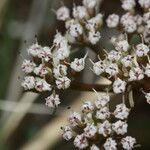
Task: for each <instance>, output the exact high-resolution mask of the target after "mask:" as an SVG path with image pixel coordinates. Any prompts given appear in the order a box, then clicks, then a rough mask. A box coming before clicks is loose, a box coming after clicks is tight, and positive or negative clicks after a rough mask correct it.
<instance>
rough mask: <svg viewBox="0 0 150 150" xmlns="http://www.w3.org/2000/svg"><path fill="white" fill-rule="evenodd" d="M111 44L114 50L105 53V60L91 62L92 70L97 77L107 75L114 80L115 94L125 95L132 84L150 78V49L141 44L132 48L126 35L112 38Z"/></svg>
mask: <svg viewBox="0 0 150 150" xmlns="http://www.w3.org/2000/svg"><path fill="white" fill-rule="evenodd" d="M111 42H112V44H113V45H114V50H111V51H110V52H109V53H108V52H106V51H105V53H106V54H105V56H106V57H105V59H103V60H102V59H101V58H99V61H98V62H95V63H94V62H92V60H91V62H92V64H93V68H92V70H93V72H94V73H95V74H96V75H102V76H106V74H107V75H108V77H109V78H111V79H112V82H113V85H112V86H113V91H114V93H116V94H118V93H124V92H125V91H126V89H127V87H126V86H127V84H130V82H132V81H137V82H138V81H140V80H144V77H150V59H149V55H150V49H149V46H148V45H146V44H144V43H139V44H137V45H136V46H135V47H132V46H130V44H129V42H128V40H127V37H126V38H125V35H120V36H119V37H118V38H112V39H111ZM142 62H143V63H142Z"/></svg>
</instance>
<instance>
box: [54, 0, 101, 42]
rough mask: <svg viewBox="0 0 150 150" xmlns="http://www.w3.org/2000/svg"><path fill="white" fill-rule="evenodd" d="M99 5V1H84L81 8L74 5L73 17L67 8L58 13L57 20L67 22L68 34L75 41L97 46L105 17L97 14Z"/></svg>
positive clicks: (62, 8) (60, 9) (59, 10)
mask: <svg viewBox="0 0 150 150" xmlns="http://www.w3.org/2000/svg"><path fill="white" fill-rule="evenodd" d="M97 4H98V0H83V5H81V6H76V5H75V4H74V6H73V10H72V15H71V14H70V11H69V9H68V8H67V7H66V6H62V7H61V8H59V9H58V10H57V11H56V16H57V19H58V20H61V21H64V22H65V27H66V33H67V34H68V35H69V36H71V38H73V39H74V40H73V41H78V42H89V43H91V44H96V43H97V42H98V41H99V39H100V38H101V35H100V32H99V27H101V25H102V23H103V20H102V19H103V15H102V14H101V13H99V14H97V13H96V7H97ZM71 16H72V18H71Z"/></svg>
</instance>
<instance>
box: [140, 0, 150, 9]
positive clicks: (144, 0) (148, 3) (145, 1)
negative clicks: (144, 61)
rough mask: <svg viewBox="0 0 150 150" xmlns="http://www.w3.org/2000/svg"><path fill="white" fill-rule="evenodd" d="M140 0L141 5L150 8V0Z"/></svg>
mask: <svg viewBox="0 0 150 150" xmlns="http://www.w3.org/2000/svg"><path fill="white" fill-rule="evenodd" d="M138 2H139V4H140V5H141V7H143V8H145V9H149V8H150V0H139V1H138Z"/></svg>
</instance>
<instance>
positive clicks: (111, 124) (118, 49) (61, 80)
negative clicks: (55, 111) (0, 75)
mask: <svg viewBox="0 0 150 150" xmlns="http://www.w3.org/2000/svg"><path fill="white" fill-rule="evenodd" d="M101 2H102V3H104V2H105V1H102V0H83V1H82V5H79V6H77V5H76V4H73V8H72V10H69V9H68V8H67V7H66V6H65V5H64V4H63V5H62V6H61V7H60V8H59V9H57V10H53V11H54V12H55V14H56V17H57V19H58V20H59V21H62V22H64V26H65V29H66V30H65V33H64V34H62V33H60V32H59V31H56V35H55V36H54V40H53V43H52V45H51V46H50V47H43V46H41V45H39V43H38V42H36V43H34V44H33V45H31V46H30V47H29V48H28V49H27V52H28V54H29V55H30V57H31V59H30V60H24V61H23V64H22V70H23V71H24V73H25V74H26V75H25V77H24V80H23V82H22V86H23V88H24V89H25V90H26V91H36V92H39V93H41V92H45V91H48V92H49V93H50V95H49V96H48V97H47V98H46V99H45V100H46V105H47V106H48V107H51V108H56V107H58V105H59V104H60V98H59V92H60V91H61V90H65V89H67V88H69V87H72V86H73V84H72V83H73V82H76V80H75V76H74V73H76V74H78V73H79V72H82V71H83V70H84V68H85V66H86V62H87V61H88V60H89V61H90V62H91V64H92V67H91V68H89V70H91V71H92V72H93V73H94V74H95V75H96V76H99V77H105V78H107V79H109V80H110V81H111V83H112V84H111V85H109V87H107V88H108V89H109V90H110V91H112V92H113V93H114V94H121V95H122V103H120V104H117V105H116V108H115V109H114V110H112V108H110V106H111V105H109V103H110V101H111V98H110V95H109V93H108V92H106V93H105V94H99V93H98V91H97V90H95V89H94V88H95V86H94V85H93V84H92V85H90V86H88V87H89V90H92V89H93V90H94V92H95V93H96V95H97V98H96V100H95V101H94V103H93V102H91V101H86V102H84V104H83V105H82V109H81V113H78V112H72V113H71V115H70V116H69V118H68V122H69V124H68V125H66V126H62V131H63V138H64V139H65V140H67V141H68V140H73V143H74V146H75V147H76V148H78V149H90V150H100V149H105V150H117V149H125V150H131V149H134V148H135V147H136V144H137V141H136V139H135V138H134V137H132V136H130V135H128V133H127V131H128V116H129V113H130V110H131V109H132V107H134V103H136V100H135V99H134V90H136V91H138V92H141V94H144V95H145V98H146V100H147V103H149V104H150V88H149V85H148V84H149V81H150V79H149V77H150V48H149V46H150V45H149V42H150V1H149V0H138V1H135V0H121V7H122V9H123V10H124V12H125V13H124V14H123V15H121V16H120V14H116V13H112V14H110V15H108V16H105V15H104V14H105V13H104V14H102V13H101V12H100V11H99V9H98V8H99V5H100V3H101ZM138 9H140V10H141V11H140V13H139V14H138V13H137V12H138V11H137V10H138ZM104 18H106V20H105V19H104ZM105 24H106V26H107V28H109V30H111V28H113V29H115V30H116V31H117V32H118V33H119V34H118V35H115V36H112V37H111V38H110V43H111V45H112V49H111V50H106V49H104V48H103V49H101V50H100V52H99V47H98V43H100V42H101V41H100V39H101V31H102V27H103V26H104V25H105ZM135 37H136V38H137V39H138V42H137V41H136V42H135V40H134V38H135ZM133 41H134V42H133ZM81 45H82V47H84V49H85V48H86V47H90V49H92V50H93V51H94V52H95V53H96V55H97V59H98V61H94V60H92V59H91V58H90V56H88V51H87V52H86V53H85V55H84V56H83V57H82V58H74V59H73V60H71V59H70V58H71V54H72V51H73V47H74V46H75V47H77V48H78V47H80V46H81ZM83 86H86V84H84V85H83ZM78 87H79V86H78ZM97 89H102V90H103V91H104V89H105V88H103V87H101V85H99V87H98V88H97Z"/></svg>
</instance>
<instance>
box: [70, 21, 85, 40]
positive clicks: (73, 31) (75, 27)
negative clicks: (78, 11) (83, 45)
mask: <svg viewBox="0 0 150 150" xmlns="http://www.w3.org/2000/svg"><path fill="white" fill-rule="evenodd" d="M69 33H70V35H71V36H73V37H75V38H77V37H78V36H80V35H81V34H82V33H83V27H82V26H81V24H80V23H75V24H71V25H70V28H69Z"/></svg>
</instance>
